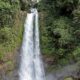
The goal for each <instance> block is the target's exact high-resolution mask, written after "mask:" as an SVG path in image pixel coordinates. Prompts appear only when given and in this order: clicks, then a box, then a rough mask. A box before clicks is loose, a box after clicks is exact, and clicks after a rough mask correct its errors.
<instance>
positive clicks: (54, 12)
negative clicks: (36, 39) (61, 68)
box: [39, 0, 80, 65]
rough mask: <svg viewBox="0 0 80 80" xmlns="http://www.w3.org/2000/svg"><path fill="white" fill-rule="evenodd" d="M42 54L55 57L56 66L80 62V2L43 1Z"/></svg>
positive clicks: (63, 0)
mask: <svg viewBox="0 0 80 80" xmlns="http://www.w3.org/2000/svg"><path fill="white" fill-rule="evenodd" d="M39 11H40V12H41V17H42V18H41V26H40V28H41V42H42V46H41V47H42V52H43V54H45V55H47V56H51V57H52V56H53V57H54V64H55V63H58V64H61V65H66V64H72V63H75V62H77V61H79V60H80V0H42V1H41V3H40V4H39Z"/></svg>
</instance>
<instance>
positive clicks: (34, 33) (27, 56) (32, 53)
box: [19, 8, 45, 80]
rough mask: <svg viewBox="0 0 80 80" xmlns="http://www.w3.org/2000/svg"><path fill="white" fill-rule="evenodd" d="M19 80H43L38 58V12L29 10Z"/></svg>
mask: <svg viewBox="0 0 80 80" xmlns="http://www.w3.org/2000/svg"><path fill="white" fill-rule="evenodd" d="M24 27H25V28H24V36H23V43H22V48H21V64H20V70H19V80H45V74H44V68H43V63H42V61H41V57H40V44H39V25H38V11H37V9H36V8H34V9H31V13H28V14H27V18H26V21H25V25H24Z"/></svg>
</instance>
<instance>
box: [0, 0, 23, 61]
mask: <svg viewBox="0 0 80 80" xmlns="http://www.w3.org/2000/svg"><path fill="white" fill-rule="evenodd" d="M19 14H20V4H19V0H15V1H14V0H0V60H3V59H4V56H5V55H6V54H7V53H9V52H12V51H13V50H15V49H16V48H17V47H18V46H20V44H21V40H22V33H23V25H22V22H21V21H20V20H19V18H20V16H21V15H20V16H18V15H19ZM18 27H19V28H18Z"/></svg>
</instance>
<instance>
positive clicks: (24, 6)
mask: <svg viewBox="0 0 80 80" xmlns="http://www.w3.org/2000/svg"><path fill="white" fill-rule="evenodd" d="M20 4H21V10H22V11H27V10H28V9H30V8H36V7H37V0H20Z"/></svg>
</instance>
